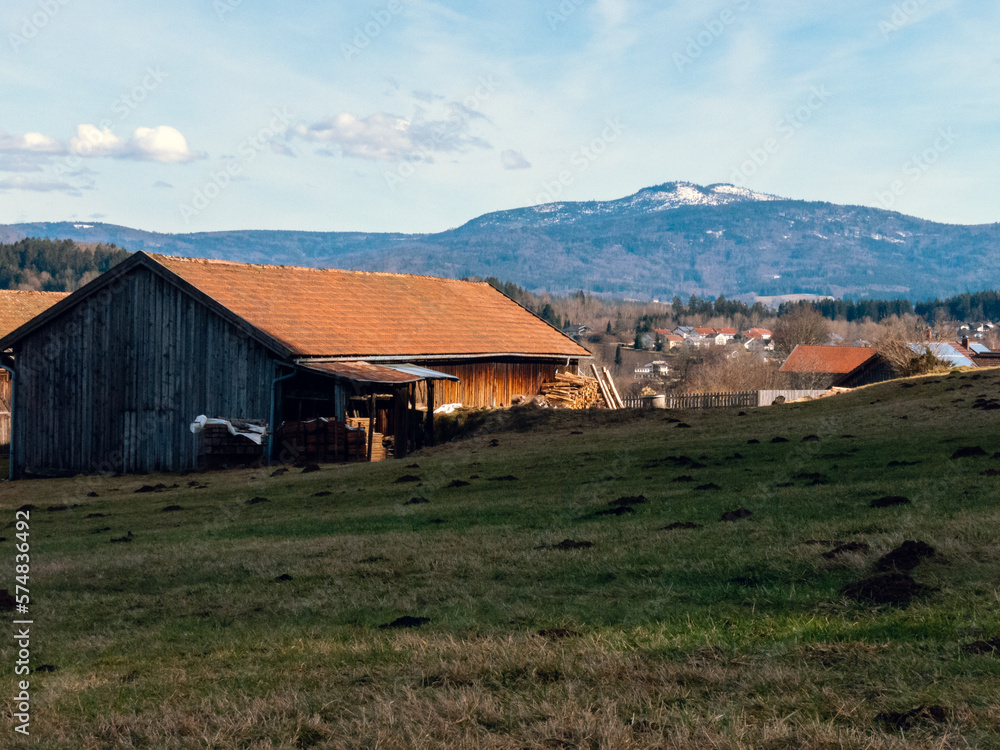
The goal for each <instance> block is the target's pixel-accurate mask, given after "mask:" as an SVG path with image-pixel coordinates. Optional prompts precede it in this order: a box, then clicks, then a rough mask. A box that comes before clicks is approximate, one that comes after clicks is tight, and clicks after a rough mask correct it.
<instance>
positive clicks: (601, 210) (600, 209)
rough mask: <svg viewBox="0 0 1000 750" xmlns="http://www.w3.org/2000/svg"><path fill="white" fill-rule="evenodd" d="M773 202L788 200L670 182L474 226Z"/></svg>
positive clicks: (492, 217) (501, 215) (500, 215)
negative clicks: (513, 220) (511, 221)
mask: <svg viewBox="0 0 1000 750" xmlns="http://www.w3.org/2000/svg"><path fill="white" fill-rule="evenodd" d="M773 200H784V199H783V198H780V197H779V196H776V195H770V194H768V193H758V192H756V191H754V190H750V189H749V188H745V187H740V186H738V185H730V184H726V183H718V184H715V185H709V186H707V187H703V186H701V185H696V184H694V183H692V182H667V183H664V184H663V185H657V186H654V187H649V188H645V189H643V190H640V191H639V192H638V193H635V194H634V195H629V196H627V197H625V198H618V199H616V200H610V201H585V202H579V203H576V202H561V203H542V204H540V205H537V206H531V207H529V208H520V209H515V210H513V211H499V212H495V213H491V214H486V215H485V216H481V217H479V218H478V219H475V220H474V221H473V223H474V224H475V225H476V226H483V225H490V224H499V223H506V222H509V221H510V220H511V219H512V218H517V217H519V216H520V217H523V218H525V219H529V220H530V222H531V223H532V225H535V226H539V225H540V226H546V225H553V224H567V223H572V222H574V221H576V220H577V219H582V218H584V217H593V216H610V215H620V216H625V215H642V214H652V213H658V212H660V211H671V210H674V209H678V208H686V207H690V206H724V205H728V204H731V203H743V202H750V201H773Z"/></svg>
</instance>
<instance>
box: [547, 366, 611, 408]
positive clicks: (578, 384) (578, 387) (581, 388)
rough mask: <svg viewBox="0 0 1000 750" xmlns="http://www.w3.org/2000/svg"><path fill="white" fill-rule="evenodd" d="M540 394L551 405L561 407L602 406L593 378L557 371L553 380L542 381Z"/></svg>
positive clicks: (599, 393)
mask: <svg viewBox="0 0 1000 750" xmlns="http://www.w3.org/2000/svg"><path fill="white" fill-rule="evenodd" d="M541 394H542V395H543V396H544V397H545V400H546V401H548V402H549V404H550V405H552V406H558V407H562V408H563V409H589V408H590V407H593V406H604V405H605V403H604V398H603V397H602V396H601V389H600V386H598V384H597V381H596V380H595V379H594V378H586V377H583V376H582V375H573V374H571V373H568V372H557V373H556V376H555V380H549V381H547V382H545V383H542V388H541Z"/></svg>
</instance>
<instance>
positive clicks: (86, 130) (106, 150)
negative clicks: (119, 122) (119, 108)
mask: <svg viewBox="0 0 1000 750" xmlns="http://www.w3.org/2000/svg"><path fill="white" fill-rule="evenodd" d="M69 147H70V150H71V151H72V152H73V153H74V154H76V155H77V156H95V157H97V156H119V155H120V154H121V153H122V151H123V149H124V147H125V144H124V143H123V142H122V139H121V138H119V137H118V136H117V135H115V134H114V133H113V132H111V129H110V128H105V129H104V130H101V129H99V128H98V127H96V126H95V125H89V124H86V123H85V124H83V125H77V126H76V137H75V138H71V139H70V142H69Z"/></svg>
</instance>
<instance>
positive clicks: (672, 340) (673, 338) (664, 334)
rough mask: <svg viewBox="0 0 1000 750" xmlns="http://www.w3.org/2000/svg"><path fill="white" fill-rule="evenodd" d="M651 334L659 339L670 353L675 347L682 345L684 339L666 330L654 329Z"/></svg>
mask: <svg viewBox="0 0 1000 750" xmlns="http://www.w3.org/2000/svg"><path fill="white" fill-rule="evenodd" d="M653 333H655V334H656V335H657V336H659V337H660V340H661V341H662V342H663V345H664V346H665V347H666V348H667V351H670V350H671V349H673V348H674V347H675V346H680V345H681V344H683V343H684V337H683V336H678V335H677V334H676V333H673V332H671V331H668V330H667V329H666V328H654V329H653Z"/></svg>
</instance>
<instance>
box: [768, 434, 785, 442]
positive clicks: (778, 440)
mask: <svg viewBox="0 0 1000 750" xmlns="http://www.w3.org/2000/svg"><path fill="white" fill-rule="evenodd" d="M771 442H772V443H787V442H788V438H786V437H781V435H778V436H776V437H773V438H771Z"/></svg>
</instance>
